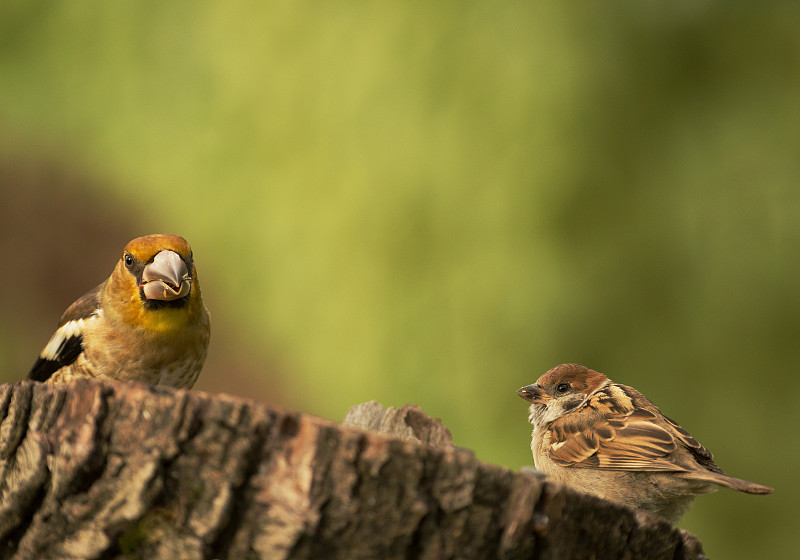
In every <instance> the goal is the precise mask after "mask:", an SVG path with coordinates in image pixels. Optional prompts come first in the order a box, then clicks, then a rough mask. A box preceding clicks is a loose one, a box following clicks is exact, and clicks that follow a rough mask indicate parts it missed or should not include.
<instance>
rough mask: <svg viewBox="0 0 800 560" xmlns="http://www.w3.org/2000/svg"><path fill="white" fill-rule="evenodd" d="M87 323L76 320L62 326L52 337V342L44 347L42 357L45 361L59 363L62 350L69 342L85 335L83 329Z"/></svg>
mask: <svg viewBox="0 0 800 560" xmlns="http://www.w3.org/2000/svg"><path fill="white" fill-rule="evenodd" d="M85 325H86V323H85V322H84V320H83V319H76V320H73V321H67V322H66V323H64V324H63V325H61V326H60V327H59V328H58V330H57V331H56V332H54V333H53V336H51V337H50V342H48V343H47V346H45V347H44V349H43V350H42V353H41V354H40V356H41V357H42V358H44V359H45V360H52V361H57V360H58V356H59V354H61V349H62V348H64V344H66V342H67V340H69V339H70V338H73V337H80V336H81V335H82V334H83V328H84V327H85Z"/></svg>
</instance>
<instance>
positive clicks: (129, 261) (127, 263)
mask: <svg viewBox="0 0 800 560" xmlns="http://www.w3.org/2000/svg"><path fill="white" fill-rule="evenodd" d="M123 260H124V261H125V268H128V269H130V268H132V267H133V255H131V254H130V253H125V256H124V257H123Z"/></svg>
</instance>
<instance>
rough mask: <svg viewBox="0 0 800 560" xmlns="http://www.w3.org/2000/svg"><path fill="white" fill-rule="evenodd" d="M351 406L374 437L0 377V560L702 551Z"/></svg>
mask: <svg viewBox="0 0 800 560" xmlns="http://www.w3.org/2000/svg"><path fill="white" fill-rule="evenodd" d="M361 406H362V410H361V411H360V412H358V410H357V411H356V412H351V414H350V415H349V416H350V418H349V419H348V422H351V423H352V422H355V423H362V425H366V426H367V427H372V428H381V425H382V422H383V423H384V425H383V428H384V431H386V432H389V433H388V434H381V433H378V432H376V431H368V430H364V429H361V428H357V427H353V426H348V425H341V424H337V423H334V422H331V421H328V420H324V419H321V418H318V417H314V416H311V415H308V414H302V413H299V412H294V411H290V410H284V409H281V408H279V407H275V406H268V405H265V404H261V403H257V402H253V401H251V400H247V399H242V398H237V397H232V396H229V395H209V394H204V393H198V392H189V391H184V390H177V389H169V388H162V387H151V386H146V385H140V384H121V383H112V382H101V381H93V380H78V381H75V382H72V383H69V384H65V385H52V386H51V385H44V384H38V383H33V382H30V381H24V382H21V383H15V384H6V385H0V558H13V559H26V560H27V559H31V560H34V559H35V560H40V559H46V558H58V559H68V558H99V559H111V558H120V559H121V558H128V559H143V560H144V559H147V560H153V559H156V560H157V559H165V560H166V559H169V560H174V559H195V558H196V559H215V558H218V559H231V560H234V559H235V560H242V559H249V558H264V559H270V560H273V559H278V560H280V559H303V558H308V559H315V560H316V559H322V558H325V559H340V558H341V559H347V560H357V559H370V560H372V559H381V560H383V559H394V558H397V559H415V558H420V559H437V560H438V559H445V558H453V559H470V558H475V559H486V558H502V559H517V558H518V559H534V558H535V559H556V558H557V559H561V560H564V559H569V558H596V559H602V558H609V559H615V560H617V559H621V558H628V559H636V558H646V559H659V558H665V559H667V558H668V559H670V560H673V559H691V558H702V557H703V555H702V547H701V545H700V543H699V542H698V541H697V539H696V538H694V537H693V536H691V535H689V534H688V533H685V532H682V531H680V530H678V529H676V528H675V527H673V526H672V525H671V524H669V523H668V522H667V521H664V520H662V519H659V518H656V517H652V516H648V515H646V514H641V513H634V512H632V511H628V510H626V509H624V508H621V507H619V506H616V505H614V504H611V503H607V502H604V501H602V500H599V499H597V498H594V497H591V496H587V495H583V494H580V493H577V492H574V491H571V490H569V489H567V488H564V487H562V486H560V485H558V484H555V483H551V482H548V481H547V479H546V478H544V477H541V476H535V475H532V474H526V473H515V472H512V471H509V470H507V469H503V468H500V467H497V466H493V465H488V464H484V463H481V462H480V461H478V460H477V459H476V458H475V457H474V455H473V454H472V453H471V452H470V451H468V450H464V449H459V448H457V447H455V446H453V445H452V443H451V442H450V439H449V432H447V430H446V428H444V426H441V423H440V422H438V421H436V420H432V419H430V418H429V417H427V416H426V415H425V414H424V413H423V412H422V411H421V410H419V408H417V407H404V408H403V409H401V410H400V411H397V410H396V409H389V411H385V410H383V407H381V406H380V405H378V404H377V403H368V404H367V405H361ZM363 407H366V408H363ZM384 420H385V422H384ZM376 422H377V423H376ZM391 434H394V435H391Z"/></svg>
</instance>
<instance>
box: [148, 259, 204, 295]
mask: <svg viewBox="0 0 800 560" xmlns="http://www.w3.org/2000/svg"><path fill="white" fill-rule="evenodd" d="M191 287H192V277H191V276H189V271H188V270H187V268H186V263H185V262H183V259H182V258H181V257H180V255H178V253H176V252H174V251H169V250H166V249H165V250H163V251H160V252H159V253H158V254H157V255H156V256H155V258H154V259H153V262H151V263H150V264H148V265H147V266H145V267H144V272H143V273H142V290H143V291H144V295H145V297H146V298H147V299H159V300H162V301H172V300H175V299H180V298H182V297H185V296H188V295H189V290H190V289H191Z"/></svg>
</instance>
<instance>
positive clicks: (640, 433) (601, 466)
mask: <svg viewBox="0 0 800 560" xmlns="http://www.w3.org/2000/svg"><path fill="white" fill-rule="evenodd" d="M517 394H518V395H519V396H520V397H522V398H523V399H525V400H526V401H528V402H530V403H531V406H530V417H529V421H530V423H531V424H532V425H533V438H532V441H531V451H532V452H533V462H534V464H535V465H536V468H537V469H538V470H540V471H542V472H544V473H545V474H546V475H548V476H549V477H551V478H553V479H555V480H557V481H559V482H561V483H563V484H565V485H567V486H571V487H572V488H575V489H577V490H580V491H583V492H586V493H589V494H594V495H596V496H599V497H601V498H604V499H606V500H610V501H612V502H616V503H618V504H621V505H624V506H627V507H630V508H633V509H637V510H643V511H647V512H650V513H654V514H657V515H660V516H662V517H664V518H666V519H668V520H670V521H672V522H675V521H677V520H678V519H680V518H681V516H683V514H684V513H686V510H687V509H688V508H689V506H690V505H691V503H692V500H694V498H695V496H698V495H701V494H709V493H711V492H715V491H716V490H718V487H719V486H725V487H728V488H732V489H734V490H738V491H739V492H745V493H748V494H769V493H770V492H772V488H770V487H768V486H764V485H762V484H757V483H755V482H748V481H747V480H742V479H740V478H734V477H732V476H728V475H727V474H725V472H724V471H723V470H722V469H721V468H720V467H718V466H717V464H716V463H714V461H713V460H712V455H711V452H710V451H708V450H707V449H706V448H705V447H703V446H702V445H700V443H698V442H697V440H696V439H694V438H693V437H692V436H691V435H689V433H688V432H687V431H686V430H684V429H683V428H681V427H680V425H679V424H678V423H677V422H675V421H674V420H672V419H670V418H669V417H668V416H666V415H664V414H663V413H662V412H661V411H660V410H659V408H658V407H657V406H656V405H655V404H653V403H652V402H651V401H650V400H648V399H647V397H645V396H644V395H643V394H642V393H640V392H639V391H637V390H636V389H634V388H633V387H628V386H627V385H621V384H619V383H614V382H613V381H611V380H610V379H609V378H608V377H606V376H605V375H603V374H602V373H599V372H597V371H594V370H591V369H589V368H587V367H584V366H582V365H578V364H562V365H559V366H556V367H554V368H553V369H551V370H550V371H548V372H547V373H545V374H544V375H542V376H541V377H540V378H539V379H538V380H537V381H536V383H534V384H532V385H527V386H525V387H522V388H520V389H519V390H518V391H517Z"/></svg>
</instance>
